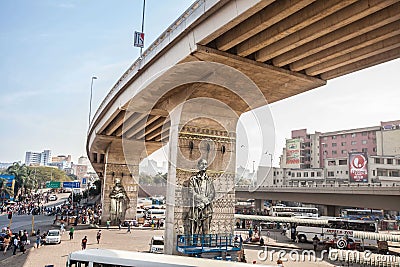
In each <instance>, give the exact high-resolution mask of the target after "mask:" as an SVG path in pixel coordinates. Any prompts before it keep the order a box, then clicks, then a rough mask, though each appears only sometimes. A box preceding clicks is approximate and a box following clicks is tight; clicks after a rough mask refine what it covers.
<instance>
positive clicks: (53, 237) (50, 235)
mask: <svg viewBox="0 0 400 267" xmlns="http://www.w3.org/2000/svg"><path fill="white" fill-rule="evenodd" d="M60 243H61V232H60V230H57V229H54V230H49V231H48V232H47V236H46V244H60Z"/></svg>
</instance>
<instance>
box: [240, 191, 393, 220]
mask: <svg viewBox="0 0 400 267" xmlns="http://www.w3.org/2000/svg"><path fill="white" fill-rule="evenodd" d="M235 193H236V197H237V198H240V199H251V198H253V199H258V200H264V199H271V200H284V201H294V202H303V203H312V204H321V205H327V206H328V213H336V212H337V211H334V210H332V211H330V210H329V206H330V207H335V206H336V207H358V208H370V209H383V210H399V207H400V204H399V203H400V186H393V187H391V186H385V187H383V186H381V185H380V184H365V185H346V186H343V185H342V186H334V185H332V186H331V185H322V186H321V185H318V186H311V185H310V186H299V187H297V186H296V187H292V186H261V187H259V188H257V189H252V188H249V187H248V186H247V187H245V186H240V187H239V186H237V187H236V191H235Z"/></svg>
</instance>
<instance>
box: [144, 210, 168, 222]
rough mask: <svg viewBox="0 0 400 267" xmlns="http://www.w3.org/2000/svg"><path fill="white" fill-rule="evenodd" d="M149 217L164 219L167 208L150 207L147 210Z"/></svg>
mask: <svg viewBox="0 0 400 267" xmlns="http://www.w3.org/2000/svg"><path fill="white" fill-rule="evenodd" d="M147 219H164V220H165V209H149V210H148V211H147Z"/></svg>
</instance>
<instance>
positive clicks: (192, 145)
mask: <svg viewBox="0 0 400 267" xmlns="http://www.w3.org/2000/svg"><path fill="white" fill-rule="evenodd" d="M179 147H180V151H181V154H180V155H182V156H183V157H185V158H186V159H199V160H198V161H191V163H192V164H193V165H192V166H193V167H192V168H190V169H186V168H185V169H183V168H176V187H175V199H174V202H175V205H174V228H175V231H176V233H177V234H185V235H192V234H217V233H233V230H234V229H233V226H234V217H233V214H234V209H235V191H234V183H235V180H234V177H235V173H234V172H231V168H230V167H227V166H228V165H229V164H231V163H232V152H233V151H234V147H235V134H234V133H232V132H227V131H224V130H214V129H209V128H202V127H194V126H184V127H183V128H182V129H181V131H180V133H179ZM187 166H188V167H189V165H187Z"/></svg>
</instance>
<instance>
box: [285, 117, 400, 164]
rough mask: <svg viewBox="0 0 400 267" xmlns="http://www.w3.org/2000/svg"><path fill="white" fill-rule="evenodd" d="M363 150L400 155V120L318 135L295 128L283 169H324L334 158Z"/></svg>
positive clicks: (371, 153) (364, 151)
mask: <svg viewBox="0 0 400 267" xmlns="http://www.w3.org/2000/svg"><path fill="white" fill-rule="evenodd" d="M354 152H363V153H366V154H367V155H368V156H376V155H388V156H393V155H400V120H397V121H389V122H381V125H380V126H373V127H365V128H358V129H350V130H340V131H334V132H326V133H320V132H315V133H314V134H309V133H307V129H301V130H293V131H292V136H291V139H287V140H286V147H285V148H284V149H283V153H282V156H281V159H280V166H281V167H282V168H297V169H307V168H322V167H325V165H324V164H325V163H328V164H330V162H331V161H329V159H331V160H335V159H339V158H344V157H348V155H349V154H350V153H354Z"/></svg>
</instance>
